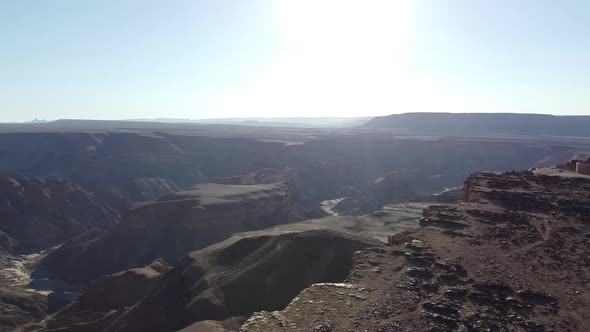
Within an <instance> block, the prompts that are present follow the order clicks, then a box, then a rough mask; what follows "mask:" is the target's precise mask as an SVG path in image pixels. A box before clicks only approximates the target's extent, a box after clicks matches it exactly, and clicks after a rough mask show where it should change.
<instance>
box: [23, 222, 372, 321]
mask: <svg viewBox="0 0 590 332" xmlns="http://www.w3.org/2000/svg"><path fill="white" fill-rule="evenodd" d="M262 233H263V235H255V236H254V235H244V236H236V237H233V238H230V239H228V240H226V241H224V242H221V243H218V244H215V245H213V246H210V247H207V248H205V249H202V250H200V251H195V252H192V253H190V254H189V255H188V256H186V257H184V258H183V259H181V260H180V261H178V263H177V264H176V265H175V266H174V268H172V269H171V270H170V271H168V272H166V273H165V274H163V275H162V276H161V277H158V274H157V273H156V272H154V271H149V273H147V272H145V270H146V269H149V267H148V268H144V269H140V270H139V271H141V273H140V275H141V278H140V279H141V280H143V281H142V282H141V283H140V285H139V286H138V285H133V283H135V282H136V281H134V282H132V280H133V279H132V278H131V277H129V274H131V273H133V274H138V272H137V271H136V270H137V269H134V270H130V271H125V272H120V273H117V274H115V275H113V276H110V277H106V278H103V279H99V281H95V282H94V283H93V284H92V286H90V288H89V289H88V290H87V291H86V293H85V294H84V295H82V297H81V298H80V300H78V301H77V302H76V303H74V304H72V305H71V306H70V307H67V308H65V309H64V310H62V311H61V312H60V313H58V314H56V315H54V316H52V317H51V318H49V319H47V320H45V322H42V323H40V324H33V325H32V326H31V325H30V326H28V327H27V328H25V329H23V330H27V331H39V330H40V331H57V330H59V331H79V332H90V331H154V332H155V331H158V332H163V331H177V330H180V329H183V328H186V331H215V330H218V331H223V326H226V327H228V328H229V327H230V326H233V327H234V329H233V330H234V331H235V329H236V328H237V327H239V324H238V322H240V321H243V318H240V317H244V316H246V317H247V316H248V315H250V314H251V313H252V312H254V311H257V310H276V309H280V308H282V307H284V306H285V305H286V304H287V303H289V301H291V299H292V298H293V297H294V296H295V295H296V294H297V293H298V292H299V291H300V290H301V289H304V288H305V287H307V286H309V285H310V284H312V283H315V282H337V281H341V280H343V279H344V278H346V276H347V275H348V272H349V270H350V266H351V264H352V255H353V253H354V252H356V251H358V250H360V249H363V248H366V247H368V246H379V245H380V243H379V242H377V241H375V240H370V239H365V238H359V237H356V236H353V235H347V234H344V233H339V232H333V231H306V232H288V233H273V232H270V231H269V232H266V233H265V232H262ZM146 275H150V276H149V277H146ZM151 275H154V277H153V278H152V277H151ZM155 278H159V279H157V283H156V284H155V285H154V286H151V283H149V285H148V281H151V280H156V279H155ZM135 279H138V278H137V277H136V278H135ZM141 280H140V281H141ZM104 286H107V287H104ZM144 286H145V287H144ZM148 286H149V287H148ZM126 287H130V288H131V289H136V288H137V287H143V288H144V290H145V293H144V295H145V297H143V298H138V296H134V297H133V298H134V299H135V300H136V301H138V302H137V303H136V304H134V305H132V306H129V307H128V308H127V307H124V306H123V305H122V304H125V305H130V304H131V303H130V302H127V301H128V300H130V299H131V298H132V297H130V296H124V295H125V294H128V293H129V291H128V290H125V288H126ZM149 289H151V290H149ZM112 299H118V300H117V301H116V302H115V303H113V301H112ZM122 301H124V302H125V303H123V302H122ZM183 331H185V330H183Z"/></svg>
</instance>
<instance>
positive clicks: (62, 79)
mask: <svg viewBox="0 0 590 332" xmlns="http://www.w3.org/2000/svg"><path fill="white" fill-rule="evenodd" d="M589 14H590V4H589V3H588V2H586V1H573V0H572V1H560V2H556V1H547V0H541V1H533V0H522V1H508V0H499V1H483V0H480V1H473V0H448V1H434V0H431V1H429V0H422V1H411V0H395V1H392V0H371V1H352V0H319V1H312V0H292V1H289V0H281V1H279V0H276V1H275V0H267V1H263V0H253V1H238V0H233V1H231V0H223V1H206V0H202V1H181V0H171V1H136V0H128V1H113V0H104V1H74V0H63V1H48V0H39V1H32V0H22V1H5V2H2V3H1V4H0V38H1V40H2V41H3V42H2V44H0V73H1V74H0V110H1V113H0V115H1V116H0V121H27V120H31V119H33V118H40V119H59V118H87V119H137V118H184V119H186V118H190V119H203V118H223V117H240V118H244V117H283V116H284V117H299V116H301V117H314V116H322V117H332V116H333V117H352V116H374V115H386V114H393V113H404V112H519V113H546V114H556V115H585V114H588V113H589V112H588V106H589V102H588V97H587V96H588V95H589V93H588V92H589V91H588V89H589V88H588V87H589V86H590V72H589V70H590V69H589V68H590V58H588V56H587V55H588V53H589V51H590V46H589V45H590V44H589V43H587V42H586V39H587V38H586V32H587V31H588V26H587V25H588V23H587V17H588V15H589Z"/></svg>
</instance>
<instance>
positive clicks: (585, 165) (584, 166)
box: [576, 158, 590, 175]
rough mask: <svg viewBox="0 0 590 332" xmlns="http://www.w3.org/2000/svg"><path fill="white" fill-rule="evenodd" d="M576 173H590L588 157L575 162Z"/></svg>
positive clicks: (589, 159)
mask: <svg viewBox="0 0 590 332" xmlns="http://www.w3.org/2000/svg"><path fill="white" fill-rule="evenodd" d="M576 173H579V174H584V175H590V158H588V159H587V160H585V161H583V162H578V163H576Z"/></svg>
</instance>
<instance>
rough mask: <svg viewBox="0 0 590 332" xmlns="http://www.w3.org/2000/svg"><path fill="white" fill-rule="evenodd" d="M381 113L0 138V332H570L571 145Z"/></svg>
mask: <svg viewBox="0 0 590 332" xmlns="http://www.w3.org/2000/svg"><path fill="white" fill-rule="evenodd" d="M502 116H503V115H501V114H500V115H495V117H492V118H491V119H488V121H492V120H493V121H497V122H498V123H501V122H502ZM392 117H393V120H392V118H391V117H384V118H375V119H372V120H369V121H368V122H366V123H363V124H360V125H355V126H350V127H326V128H322V127H318V126H310V127H305V126H293V127H277V126H276V124H274V123H273V124H272V125H257V124H256V123H248V125H236V124H227V123H224V124H203V123H171V122H166V123H163V122H145V121H84V120H59V121H55V122H48V123H38V124H37V123H35V124H2V125H0V216H1V218H0V265H1V267H2V272H1V273H0V312H1V314H0V330H5V331H12V330H15V331H185V332H186V331H193V332H196V331H315V332H318V331H324V332H328V331H380V332H383V331H586V330H588V329H589V328H590V317H587V314H586V313H587V311H588V309H589V307H590V303H588V298H589V296H590V288H588V285H589V284H590V280H589V279H588V278H589V275H590V271H588V266H589V265H588V261H587V260H588V254H589V252H590V251H589V250H590V247H589V246H588V243H589V242H588V234H589V233H588V232H589V231H588V229H587V228H588V225H589V223H590V221H589V220H587V218H588V216H589V215H590V210H588V206H589V205H588V204H589V196H588V195H590V186H589V183H590V182H589V181H590V176H587V175H583V174H580V173H576V162H570V160H577V161H578V162H580V163H581V164H585V160H586V159H588V157H590V136H589V135H588V134H587V133H586V132H585V131H583V130H580V129H576V128H577V127H571V126H569V125H568V123H569V122H567V121H569V120H570V119H566V120H567V121H566V120H564V121H565V122H564V123H565V124H564V125H560V126H555V127H554V128H553V129H552V131H551V132H547V130H546V129H547V127H546V126H547V124H546V123H547V121H548V120H547V119H545V118H541V119H539V118H536V117H532V118H526V116H525V118H523V119H521V118H516V119H515V118H510V119H508V120H510V121H512V122H518V121H525V122H526V123H528V124H529V125H530V126H529V129H530V130H527V131H522V130H520V128H521V127H519V126H518V125H517V124H516V123H515V124H514V125H513V126H508V127H506V128H507V129H506V130H502V129H498V128H502V127H501V126H496V127H495V126H488V127H485V128H483V129H482V128H479V127H477V126H472V122H473V121H476V122H477V121H479V120H478V119H475V120H473V119H472V118H471V117H463V118H460V119H459V120H460V121H459V120H457V119H456V118H455V115H453V117H452V118H451V119H448V120H445V119H442V120H440V121H439V122H438V123H439V124H440V125H439V126H438V127H437V130H434V129H433V127H432V126H433V125H432V124H429V123H424V126H423V128H421V127H420V125H419V123H420V121H422V118H421V117H420V116H416V115H414V116H412V115H411V114H410V115H404V116H402V117H401V118H396V117H395V116H392ZM508 120H506V121H508ZM549 120H551V119H549ZM574 120H575V121H574V122H576V123H584V121H586V120H587V119H586V117H581V118H580V119H574ZM445 121H448V122H445ZM493 121H492V122H490V123H495V122H493ZM560 121H561V120H560ZM392 123H393V124H395V125H392ZM451 124H452V125H451ZM470 126H471V127H470ZM466 127H469V128H471V129H470V130H466V129H465V128H466ZM400 128H401V129H400ZM489 128H492V129H491V130H490V129H489ZM484 129H486V130H484ZM543 133H546V134H543Z"/></svg>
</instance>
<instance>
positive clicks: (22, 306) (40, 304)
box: [0, 287, 47, 331]
mask: <svg viewBox="0 0 590 332" xmlns="http://www.w3.org/2000/svg"><path fill="white" fill-rule="evenodd" d="M46 311H47V298H46V297H45V296H42V295H40V294H36V293H32V292H27V291H25V290H21V289H19V288H16V287H0V330H1V331H11V330H12V329H13V328H15V327H17V326H20V325H22V324H25V323H29V322H34V321H37V320H40V319H43V317H45V315H47V313H46Z"/></svg>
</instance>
